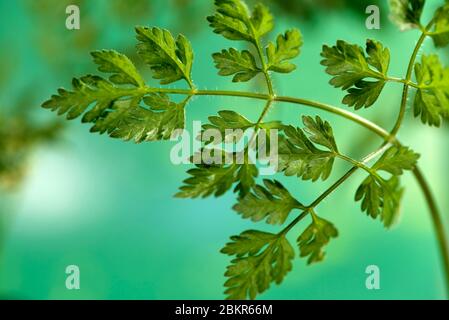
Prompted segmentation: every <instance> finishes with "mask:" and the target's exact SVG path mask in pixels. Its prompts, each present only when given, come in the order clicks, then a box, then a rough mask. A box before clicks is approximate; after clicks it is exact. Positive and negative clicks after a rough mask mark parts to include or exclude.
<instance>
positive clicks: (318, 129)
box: [302, 116, 338, 151]
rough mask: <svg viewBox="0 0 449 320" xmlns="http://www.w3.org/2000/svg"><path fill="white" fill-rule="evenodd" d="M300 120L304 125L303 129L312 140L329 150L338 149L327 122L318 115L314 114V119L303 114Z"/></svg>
mask: <svg viewBox="0 0 449 320" xmlns="http://www.w3.org/2000/svg"><path fill="white" fill-rule="evenodd" d="M302 122H303V123H304V125H305V128H304V131H305V132H307V133H308V134H309V136H310V140H311V141H312V142H314V143H317V144H319V145H322V146H323V147H326V148H327V149H329V150H331V151H338V149H337V145H336V143H335V138H334V133H333V131H332V127H331V126H330V124H329V122H327V121H323V120H322V119H321V118H320V117H319V116H316V117H315V119H313V118H312V117H308V116H303V117H302Z"/></svg>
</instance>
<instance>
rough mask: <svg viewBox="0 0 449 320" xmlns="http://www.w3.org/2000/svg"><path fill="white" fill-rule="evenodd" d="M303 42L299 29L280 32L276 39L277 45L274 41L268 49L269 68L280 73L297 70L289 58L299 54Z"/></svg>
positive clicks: (269, 44)
mask: <svg viewBox="0 0 449 320" xmlns="http://www.w3.org/2000/svg"><path fill="white" fill-rule="evenodd" d="M302 44H303V41H302V35H301V33H300V32H299V30H297V29H293V30H288V31H286V32H285V34H280V35H279V36H278V37H277V39H276V45H275V44H274V43H272V42H270V43H268V46H267V49H266V51H267V58H268V70H271V71H275V72H280V73H289V72H292V71H293V70H295V69H296V66H295V65H294V64H293V63H291V62H289V60H291V59H293V58H296V57H297V56H298V55H299V52H300V48H301V46H302Z"/></svg>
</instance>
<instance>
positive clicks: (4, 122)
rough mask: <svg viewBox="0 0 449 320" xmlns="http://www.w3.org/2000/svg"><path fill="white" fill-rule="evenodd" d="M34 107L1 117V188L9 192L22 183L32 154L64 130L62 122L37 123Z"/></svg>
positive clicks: (24, 106)
mask: <svg viewBox="0 0 449 320" xmlns="http://www.w3.org/2000/svg"><path fill="white" fill-rule="evenodd" d="M31 106H32V105H29V104H27V105H23V106H20V108H18V111H16V112H14V113H13V114H6V113H5V112H2V113H0V187H1V188H2V189H5V190H7V191H11V190H14V189H15V188H17V187H18V186H19V185H20V183H21V182H22V180H23V178H24V176H25V173H26V171H27V167H28V166H27V164H28V159H29V157H30V155H31V153H32V151H33V150H34V149H35V148H36V147H37V146H39V145H41V144H43V143H47V142H52V141H55V139H56V138H57V137H58V135H59V133H60V131H61V129H62V124H61V122H59V121H52V122H49V123H44V124H38V123H36V121H35V120H33V119H32V117H31V110H32V108H31Z"/></svg>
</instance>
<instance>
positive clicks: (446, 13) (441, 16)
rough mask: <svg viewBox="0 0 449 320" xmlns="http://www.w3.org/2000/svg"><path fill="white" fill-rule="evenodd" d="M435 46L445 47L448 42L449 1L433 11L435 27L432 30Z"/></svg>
mask: <svg viewBox="0 0 449 320" xmlns="http://www.w3.org/2000/svg"><path fill="white" fill-rule="evenodd" d="M432 38H433V42H434V43H435V46H436V47H446V46H447V45H448V44H449V1H447V0H446V4H445V5H443V6H442V7H440V8H439V9H438V10H437V11H436V13H435V28H434V31H433V32H432Z"/></svg>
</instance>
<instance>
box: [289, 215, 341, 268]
mask: <svg viewBox="0 0 449 320" xmlns="http://www.w3.org/2000/svg"><path fill="white" fill-rule="evenodd" d="M337 236H338V230H337V229H336V228H335V227H334V225H333V224H332V223H331V222H329V221H327V220H325V219H322V218H320V217H318V216H317V215H316V214H315V213H312V223H311V224H310V225H309V226H308V227H307V229H305V230H304V232H303V233H302V234H301V235H300V236H299V237H298V239H297V242H298V246H299V251H300V256H301V257H309V258H308V259H307V263H308V264H312V263H315V262H320V261H322V260H323V259H324V256H325V253H324V247H325V246H326V245H327V244H328V243H329V241H330V240H331V238H336V237H337Z"/></svg>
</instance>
